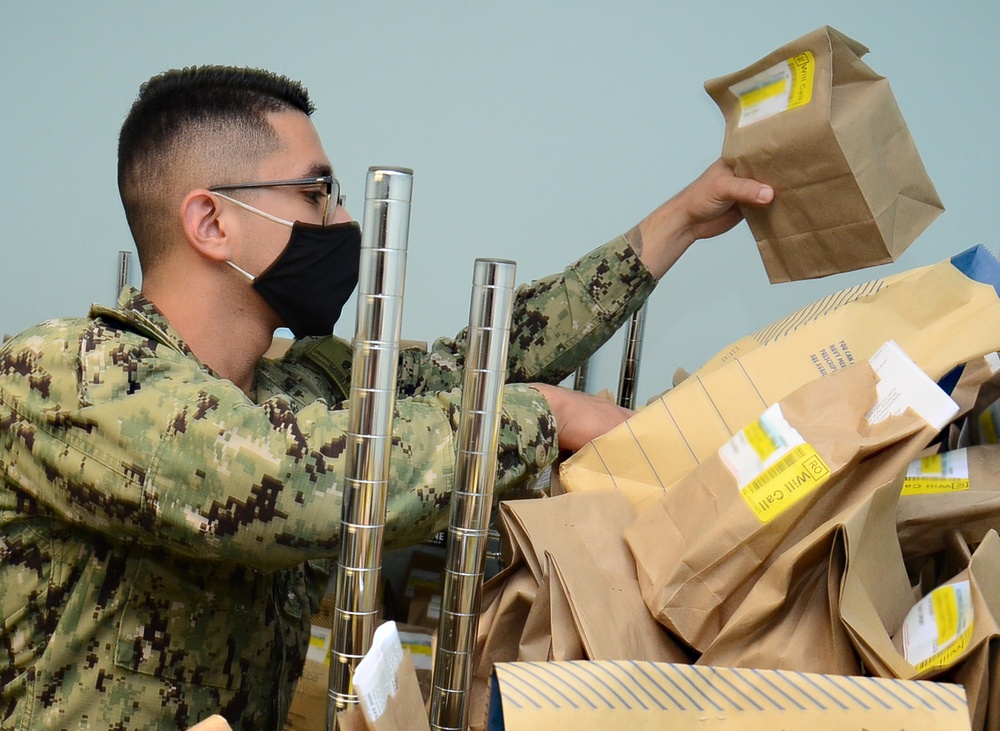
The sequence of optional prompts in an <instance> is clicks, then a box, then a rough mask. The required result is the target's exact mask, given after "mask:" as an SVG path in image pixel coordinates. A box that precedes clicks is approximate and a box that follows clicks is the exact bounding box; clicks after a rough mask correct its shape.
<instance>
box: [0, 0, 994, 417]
mask: <svg viewBox="0 0 1000 731" xmlns="http://www.w3.org/2000/svg"><path fill="white" fill-rule="evenodd" d="M613 6H614V7H613ZM824 24H829V25H832V26H834V27H835V28H837V29H838V30H841V31H842V32H844V33H846V34H847V35H850V36H852V37H854V38H855V39H857V40H858V41H860V42H862V43H864V44H865V45H867V46H868V47H869V48H870V49H871V53H870V55H869V56H868V57H867V59H866V60H867V61H868V63H869V65H871V66H872V67H873V68H874V69H875V70H876V71H878V72H879V73H881V74H883V75H885V76H887V77H888V78H889V80H890V82H891V84H892V88H893V90H894V92H895V94H896V98H897V100H898V102H899V104H900V107H901V109H902V111H903V115H904V117H905V118H906V120H907V122H908V124H909V127H910V130H911V132H912V134H913V137H914V139H915V140H916V143H917V147H918V149H919V150H920V153H921V156H922V158H923V160H924V163H925V165H926V167H927V169H928V171H929V173H930V176H931V178H932V180H934V182H935V184H936V186H937V188H938V192H939V193H940V195H941V197H942V199H943V201H944V203H945V206H946V208H947V211H946V212H945V213H944V214H943V215H942V216H941V217H940V218H939V219H938V220H937V221H936V222H935V223H934V224H932V226H931V227H930V228H929V229H928V230H927V231H926V232H925V233H924V234H923V235H922V236H921V237H920V238H919V239H918V240H917V242H916V243H914V244H913V246H911V247H910V249H909V250H908V251H907V252H906V253H905V254H904V255H903V257H902V258H901V260H900V261H899V262H897V263H896V264H893V265H889V266H885V267H881V268H879V269H874V270H871V269H870V270H866V271H863V272H857V273H851V274H841V275H837V276H834V277H829V278H826V279H822V280H816V281H810V282H803V283H794V284H785V285H777V286H771V285H769V284H768V281H767V277H766V276H765V274H764V270H763V266H762V265H761V263H760V259H759V257H758V255H757V251H756V247H755V245H754V241H753V238H752V236H751V235H750V232H749V230H748V229H747V228H746V227H745V226H740V227H739V228H738V229H736V230H734V231H733V232H730V233H729V234H727V235H725V236H723V237H720V238H718V239H715V240H712V241H709V242H702V243H701V244H699V245H697V246H696V247H694V248H693V249H692V250H691V251H689V252H688V254H687V255H686V256H685V257H684V259H683V260H682V261H681V262H680V263H679V264H678V265H677V266H676V267H675V268H674V269H673V270H672V271H671V272H669V273H668V274H667V276H666V278H665V280H664V281H663V283H662V285H661V286H660V287H659V289H658V290H657V292H656V293H655V294H654V295H653V297H652V299H651V300H650V305H649V310H648V314H647V325H646V339H645V344H644V357H643V360H642V368H641V373H640V383H639V388H638V397H639V400H640V402H643V401H645V399H646V398H648V397H649V396H651V395H653V394H654V393H657V392H659V391H661V390H663V389H664V388H666V387H667V386H668V385H669V383H670V377H671V375H672V373H673V372H674V370H675V369H676V368H677V367H684V368H687V369H689V370H691V369H694V368H696V367H697V366H698V365H699V364H700V363H701V362H702V361H704V360H705V359H707V358H708V357H710V356H711V355H713V354H714V353H715V352H716V351H718V350H719V349H721V348H722V347H724V346H725V345H727V344H728V343H729V342H731V341H733V340H735V339H737V338H739V337H741V336H742V335H744V334H746V333H748V332H751V331H753V330H755V329H757V328H759V327H761V326H763V325H766V324H767V323H769V322H771V321H773V320H775V319H777V318H779V317H781V316H783V315H784V314H786V313H788V312H790V311H791V310H794V309H796V308H797V307H799V306H801V305H803V304H806V303H808V302H810V301H812V300H815V299H817V298H819V297H822V296H825V295H826V294H829V293H830V292H833V291H836V290H839V289H842V288H844V287H847V286H851V285H853V284H856V283H858V282H862V281H866V280H869V279H872V278H875V277H877V276H884V275H886V274H889V273H892V272H895V271H901V270H903V269H910V268H913V267H917V266H921V265H924V264H929V263H933V262H936V261H939V260H941V259H944V258H946V257H948V256H950V255H952V254H954V253H956V252H958V251H961V250H964V249H965V248H967V247H969V246H971V245H973V244H977V243H983V244H986V245H987V246H988V247H989V248H991V249H992V250H993V251H994V252H995V251H996V250H997V243H998V236H997V223H996V214H995V209H996V205H997V201H996V198H997V192H998V189H1000V186H998V185H997V175H998V171H1000V143H998V142H997V140H996V137H995V134H996V133H995V130H996V126H997V122H996V120H997V117H998V113H1000V102H998V93H997V92H998V91H1000V89H998V85H997V81H996V76H995V74H994V73H993V69H994V68H995V65H996V59H995V58H994V50H995V47H996V39H997V37H1000V3H997V2H996V0H966V1H965V2H962V3H944V2H930V1H929V0H910V1H909V2H899V0H893V1H889V0H840V1H839V2H837V3H821V2H812V3H788V2H784V3H777V2H771V1H770V0H758V2H753V3H749V2H745V1H744V0H739V1H736V0H725V1H723V0H717V1H712V0H705V1H703V2H700V3H690V2H679V1H676V0H660V1H659V2H653V1H651V0H650V1H647V2H629V3H608V2H596V1H594V0H579V1H577V2H562V1H555V0H550V1H548V2H537V1H536V2H529V1H527V0H510V1H508V2H504V3H497V2H484V3H445V2H434V1H429V2H420V3H411V2H402V1H401V0H400V1H383V2H373V3H366V2H352V3H347V2H313V3H278V2H273V1H272V2H264V1H263V0H247V1H245V2H239V3H237V2H225V3H224V2H204V0H203V1H201V2H187V1H183V2H182V1H178V2H169V3H160V2H146V1H143V0H129V1H128V2H94V3H15V2H13V0H11V1H10V2H6V1H2V0H0V69H2V74H0V89H2V102H0V105H2V110H3V111H2V113H0V190H2V195H0V221H2V223H0V232H2V233H0V247H2V248H0V250H2V252H3V255H2V257H0V303H2V306H0V334H2V333H5V332H6V333H14V332H17V331H19V330H21V329H23V328H24V327H27V326H28V325H30V324H32V323H34V322H35V321H38V320H41V319H44V318H49V317H55V316H63V315H77V314H83V313H85V311H86V307H87V305H88V304H89V303H90V302H91V301H102V302H111V301H113V300H114V298H115V294H116V292H115V289H116V281H117V252H118V251H119V250H123V249H130V248H131V241H130V238H129V236H128V230H127V228H126V226H125V222H124V217H123V215H122V214H121V212H120V205H119V202H118V196H117V191H116V187H115V150H116V142H117V134H118V129H119V126H120V125H121V122H122V120H123V118H124V116H125V114H126V112H127V110H128V107H129V105H130V104H131V102H132V100H133V98H134V96H135V93H136V91H137V89H138V87H139V84H140V83H142V82H143V81H144V80H145V79H147V78H148V77H150V76H151V75H153V74H155V73H158V72H160V71H162V70H164V69H167V68H172V67H179V66H186V65H191V64H200V63H227V64H241V65H254V66H262V67H266V68H270V69H272V70H275V71H278V72H281V73H285V74H288V75H289V76H292V77H295V78H299V79H302V80H303V81H304V82H305V84H306V85H307V86H308V87H309V89H310V92H311V94H312V96H313V98H314V100H315V102H316V104H317V107H318V111H317V113H316V115H315V117H314V120H315V123H316V126H317V128H318V129H319V131H320V134H321V136H322V137H323V139H324V143H325V146H326V149H327V152H328V154H329V155H330V157H331V159H332V160H333V162H334V166H335V169H336V172H337V175H338V176H339V177H340V179H341V181H342V182H343V185H344V190H345V192H346V193H347V195H348V209H349V210H351V211H352V212H353V213H354V214H355V216H357V217H359V218H360V216H361V210H362V207H363V206H362V201H363V196H364V193H363V184H364V178H365V173H366V171H367V169H368V167H369V166H370V165H374V164H379V165H404V166H408V167H411V168H413V169H414V171H415V180H414V203H413V213H412V219H411V233H410V243H409V251H410V255H409V266H408V270H407V283H406V294H407V300H406V309H405V312H406V314H405V315H404V325H403V329H404V334H405V336H406V337H408V338H417V339H423V340H433V339H434V338H435V337H437V336H438V335H442V334H449V335H450V334H453V333H454V332H456V331H457V330H458V329H459V328H460V327H462V326H463V325H464V324H465V322H466V321H467V318H468V314H467V313H468V300H469V288H470V281H471V274H472V262H473V260H474V259H475V258H476V257H477V256H497V257H504V258H511V259H515V260H516V261H517V262H518V275H519V276H518V279H519V280H520V281H526V280H528V279H532V278H535V277H539V276H543V275H545V274H548V273H551V272H553V271H556V270H559V269H561V268H562V267H563V266H565V265H566V264H567V263H568V262H569V261H571V260H572V259H574V258H575V257H576V256H577V255H579V254H581V253H583V252H584V251H585V250H587V249H589V248H592V247H593V246H595V245H597V244H600V243H603V242H604V241H606V240H607V239H609V238H611V237H612V236H614V235H616V234H618V233H621V232H623V231H625V230H627V229H628V228H629V227H630V226H631V225H632V224H634V223H635V222H636V221H638V220H639V219H640V218H641V217H642V216H643V215H645V214H646V213H648V212H649V211H650V210H652V209H653V208H654V207H655V206H657V205H658V204H659V203H660V202H662V201H663V200H665V199H666V198H668V197H670V196H671V195H672V194H673V193H675V192H676V191H677V190H679V189H680V188H682V187H683V186H684V185H685V184H687V183H688V182H690V180H692V179H693V178H694V177H696V176H697V175H698V174H699V173H700V172H701V171H702V170H703V169H704V168H705V167H706V166H707V165H708V164H709V163H710V162H711V161H712V160H713V159H714V158H715V157H717V156H718V154H719V151H720V149H721V145H722V137H723V129H724V127H723V122H722V117H721V114H720V113H719V112H718V110H717V108H716V107H715V105H714V104H713V103H712V102H711V100H710V99H709V98H708V96H707V95H706V94H705V92H704V90H703V88H702V84H703V82H704V81H705V80H706V79H709V78H712V77H715V76H719V75H722V74H725V73H729V72H730V71H735V70H737V69H739V68H742V67H743V66H746V65H748V64H749V63H751V62H753V61H756V60H757V59H758V58H760V57H761V56H763V55H765V54H767V53H769V52H770V51H772V50H773V49H774V48H776V47H778V46H780V45H783V44H784V43H786V42H788V41H791V40H793V39H795V38H797V37H799V36H801V35H803V34H805V33H807V32H809V31H811V30H813V29H815V28H817V27H819V26H821V25H824ZM133 266H137V265H136V264H135V259H134V257H133ZM133 279H134V282H135V283H138V282H139V275H138V272H135V273H134V275H133ZM353 327H354V319H353V310H352V311H350V312H346V313H345V316H344V317H343V318H342V320H341V322H340V323H339V325H338V327H337V332H338V333H339V334H341V335H343V336H345V337H350V336H351V334H352V332H353ZM621 350H622V337H621V335H619V337H618V338H616V339H615V340H613V341H612V342H611V343H609V344H608V345H607V346H605V348H604V349H603V350H602V352H601V353H600V354H599V355H598V356H597V357H596V358H595V361H594V369H593V371H592V376H591V387H592V388H591V390H598V389H600V388H602V387H608V388H610V389H612V390H614V388H615V387H616V384H617V378H618V363H619V359H620V356H621Z"/></svg>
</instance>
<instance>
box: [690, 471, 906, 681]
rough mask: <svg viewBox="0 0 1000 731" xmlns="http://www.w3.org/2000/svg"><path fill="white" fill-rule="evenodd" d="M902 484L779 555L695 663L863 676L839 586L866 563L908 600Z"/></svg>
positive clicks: (887, 589)
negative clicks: (900, 524) (900, 521)
mask: <svg viewBox="0 0 1000 731" xmlns="http://www.w3.org/2000/svg"><path fill="white" fill-rule="evenodd" d="M862 479H865V478H864V477H862ZM868 479H874V480H878V479H879V478H878V477H877V476H873V477H870V478H868ZM900 482H901V478H900V479H897V480H893V481H891V482H889V483H888V484H885V485H881V486H879V487H877V488H876V489H875V490H873V491H872V492H871V494H870V495H869V496H868V497H867V498H866V499H865V500H863V501H860V502H857V503H855V504H853V505H852V506H851V507H850V508H848V509H846V510H844V511H842V512H840V513H838V514H837V515H836V516H834V517H832V518H831V519H830V520H828V521H827V522H826V523H824V524H823V525H821V526H820V527H819V528H817V529H816V530H814V531H813V532H812V533H811V534H810V535H808V536H807V537H806V538H804V539H802V540H801V541H799V542H798V543H796V544H795V545H794V546H792V547H791V548H789V549H788V550H787V551H785V552H784V553H783V554H782V555H781V556H780V557H778V559H777V560H775V562H774V563H773V564H772V565H771V567H770V568H768V569H767V571H765V572H764V574H763V576H762V577H761V579H760V581H758V582H757V584H756V585H755V586H754V587H753V589H752V590H751V591H750V593H749V594H748V595H747V597H746V599H744V600H743V603H742V604H741V605H740V606H739V608H738V609H737V610H736V611H735V613H734V614H733V616H732V618H731V619H730V620H729V622H727V623H726V625H725V627H723V629H722V631H721V632H720V633H719V635H718V637H716V638H715V640H714V641H713V642H712V644H711V645H709V647H708V649H707V650H706V651H705V653H704V654H703V655H702V656H701V658H699V660H698V661H697V663H698V664H700V665H722V666H727V667H755V668H776V669H779V670H797V671H800V672H818V673H833V674H837V675H860V674H861V661H860V659H859V658H858V655H857V653H856V652H855V650H854V647H853V644H852V642H851V637H850V635H849V634H848V632H847V630H846V629H845V628H844V626H843V624H842V623H841V621H840V613H841V581H842V579H843V576H844V574H845V573H846V571H847V570H848V567H850V568H851V569H852V570H854V569H855V567H856V566H857V565H858V564H859V563H863V564H865V565H866V567H867V568H868V569H869V570H870V571H871V572H872V573H879V574H881V575H882V577H883V584H882V586H881V587H880V592H881V594H882V595H883V596H884V595H885V594H886V593H891V594H894V596H895V597H896V599H895V601H897V602H903V603H906V602H908V600H909V599H910V598H911V594H910V592H909V586H908V583H907V581H906V571H905V569H904V567H903V562H902V557H901V556H900V554H899V547H898V544H896V531H895V528H896V519H895V517H896V503H897V502H898V499H899V485H900ZM871 599H872V598H871V597H870V596H864V597H863V598H862V600H863V601H868V602H870V601H871ZM855 601H857V600H855Z"/></svg>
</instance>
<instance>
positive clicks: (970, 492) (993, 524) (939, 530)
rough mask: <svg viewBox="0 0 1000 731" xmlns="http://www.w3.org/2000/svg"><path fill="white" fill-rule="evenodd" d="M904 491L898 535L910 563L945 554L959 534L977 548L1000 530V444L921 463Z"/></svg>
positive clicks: (912, 470) (908, 475) (914, 465)
mask: <svg viewBox="0 0 1000 731" xmlns="http://www.w3.org/2000/svg"><path fill="white" fill-rule="evenodd" d="M902 493H903V494H902V496H901V497H900V500H899V508H898V511H897V515H896V531H897V534H898V536H899V544H900V546H901V548H902V552H903V558H904V559H905V561H906V563H907V564H908V565H910V566H912V567H916V565H917V564H919V563H920V562H921V561H924V560H926V559H927V558H928V557H929V556H932V555H933V554H936V553H940V552H942V551H944V550H945V549H946V548H947V541H948V538H949V535H950V534H952V533H953V532H955V531H958V532H959V534H960V535H961V536H962V538H963V539H964V541H965V542H966V543H967V544H969V545H977V544H978V543H979V542H980V541H982V540H983V537H984V536H985V535H986V533H987V531H989V530H990V529H991V528H993V529H997V528H1000V445H997V444H991V445H980V446H973V447H969V448H967V449H958V450H954V451H952V452H946V453H944V454H938V455H933V456H930V457H925V458H923V459H920V460H917V461H915V462H914V463H912V464H911V465H910V467H909V468H908V469H907V473H906V480H905V482H904V483H903V488H902ZM911 573H916V571H915V569H914V570H913V571H911Z"/></svg>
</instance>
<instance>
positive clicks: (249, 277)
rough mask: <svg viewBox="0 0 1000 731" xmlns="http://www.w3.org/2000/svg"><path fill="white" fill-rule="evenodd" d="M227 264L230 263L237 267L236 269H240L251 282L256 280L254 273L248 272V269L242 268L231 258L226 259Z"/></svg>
mask: <svg viewBox="0 0 1000 731" xmlns="http://www.w3.org/2000/svg"><path fill="white" fill-rule="evenodd" d="M226 264H228V265H229V266H231V267H232V268H233V269H235V270H236V271H238V272H239V273H240V274H242V275H243V276H244V277H246V278H247V279H249V280H250V281H251V282H254V281H256V280H257V277H255V276H254V275H253V274H251V273H250V272H248V271H247V270H246V269H241V268H240V267H238V266H236V264H234V263H233V262H232V261H230V260H229V259H226Z"/></svg>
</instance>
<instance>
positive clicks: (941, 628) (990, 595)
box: [859, 531, 1000, 729]
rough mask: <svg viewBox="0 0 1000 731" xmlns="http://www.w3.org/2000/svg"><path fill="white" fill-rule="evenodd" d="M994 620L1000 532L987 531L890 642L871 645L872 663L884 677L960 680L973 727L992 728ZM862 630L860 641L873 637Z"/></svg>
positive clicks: (999, 632) (997, 629)
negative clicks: (874, 658)
mask: <svg viewBox="0 0 1000 731" xmlns="http://www.w3.org/2000/svg"><path fill="white" fill-rule="evenodd" d="M998 619H1000V536H998V535H997V533H996V531H990V532H989V533H987V534H986V536H985V537H984V538H983V541H982V543H980V544H979V545H978V546H977V547H976V550H975V552H974V553H973V554H972V557H971V560H969V562H968V567H967V568H966V569H964V570H963V571H961V572H960V573H959V574H958V575H957V576H955V577H954V578H952V579H950V580H949V581H947V582H946V583H945V584H943V585H942V586H940V587H938V588H937V589H935V591H934V592H933V593H932V594H930V595H928V596H927V597H924V598H923V599H922V600H921V601H920V602H918V603H917V604H916V605H914V607H913V609H912V610H911V611H910V612H909V613H908V615H907V617H906V618H905V620H904V622H903V623H902V624H901V626H898V627H892V628H891V629H890V630H889V631H891V633H892V637H891V640H890V644H889V645H886V644H885V643H884V642H881V641H879V642H877V643H872V644H871V647H872V649H873V650H875V652H876V653H877V659H878V660H879V661H880V662H881V665H882V668H879V667H878V663H876V664H875V669H876V670H880V671H881V672H879V674H880V675H882V676H883V677H898V678H904V679H906V678H918V679H934V680H945V681H954V682H961V683H962V684H963V685H965V686H966V688H967V690H968V691H969V693H968V699H969V707H970V712H971V714H972V720H973V724H972V726H973V728H975V729H992V728H995V727H996V721H997V720H998V719H1000V716H998V714H1000V706H998V705H996V701H997V695H998V693H997V691H996V690H995V689H994V688H991V686H995V685H997V683H998V678H997V677H996V672H997V671H996V666H995V665H992V664H991V663H990V662H989V660H990V659H996V643H997V641H998V639H1000V624H998ZM886 626H887V627H891V625H886ZM866 631H870V632H871V634H868V635H867V636H862V635H861V634H860V633H859V639H861V640H862V641H863V642H866V641H867V640H870V639H872V638H873V637H875V633H876V630H875V628H867V630H866ZM882 631H883V632H886V629H883V630H882ZM876 645H877V647H876ZM886 671H888V672H886ZM987 718H990V719H992V721H991V723H987V721H986V719H987Z"/></svg>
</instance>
